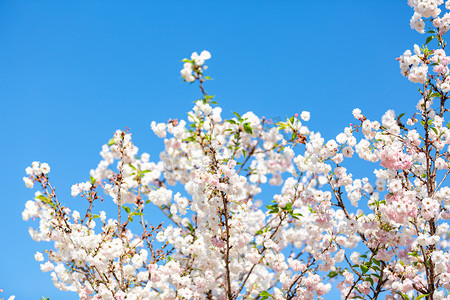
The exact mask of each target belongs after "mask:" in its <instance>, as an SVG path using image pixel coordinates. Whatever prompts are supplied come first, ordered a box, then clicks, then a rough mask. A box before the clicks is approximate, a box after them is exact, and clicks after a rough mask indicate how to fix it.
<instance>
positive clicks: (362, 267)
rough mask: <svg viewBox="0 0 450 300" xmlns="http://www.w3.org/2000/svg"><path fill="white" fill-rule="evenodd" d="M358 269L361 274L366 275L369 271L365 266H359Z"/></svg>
mask: <svg viewBox="0 0 450 300" xmlns="http://www.w3.org/2000/svg"><path fill="white" fill-rule="evenodd" d="M359 268H360V269H361V271H362V272H363V274H366V273H367V271H369V268H368V267H366V266H365V265H360V266H359Z"/></svg>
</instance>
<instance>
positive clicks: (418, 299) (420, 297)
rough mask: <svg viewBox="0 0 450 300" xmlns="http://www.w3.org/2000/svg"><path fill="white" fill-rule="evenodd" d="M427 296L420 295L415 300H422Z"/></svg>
mask: <svg viewBox="0 0 450 300" xmlns="http://www.w3.org/2000/svg"><path fill="white" fill-rule="evenodd" d="M428 295H429V294H422V295H420V296H419V297H417V298H416V300H420V299H423V298H425V297H426V296H428Z"/></svg>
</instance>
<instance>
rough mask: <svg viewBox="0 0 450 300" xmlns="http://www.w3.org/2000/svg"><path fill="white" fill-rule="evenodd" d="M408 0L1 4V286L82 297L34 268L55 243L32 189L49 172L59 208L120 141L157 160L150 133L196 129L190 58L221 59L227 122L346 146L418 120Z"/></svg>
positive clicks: (219, 82) (36, 295)
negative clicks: (292, 126) (276, 121)
mask: <svg viewBox="0 0 450 300" xmlns="http://www.w3.org/2000/svg"><path fill="white" fill-rule="evenodd" d="M406 2H407V1H406V0H404V1H391V0H378V1H361V0H353V1H350V0H344V1H333V0H328V1H294V0H292V1H285V0H276V1H275V0H273V1H264V0H258V1H256V0H255V1H253V0H252V1H221V2H219V1H99V0H89V1H34V0H33V1H31V0H30V1H9V0H2V1H0V112H1V117H0V127H1V129H2V134H1V135H2V138H1V142H0V145H1V147H0V166H1V167H2V169H1V171H0V187H1V191H2V195H1V200H0V201H1V203H2V207H1V209H0V238H1V241H2V242H1V246H0V288H2V289H3V290H4V291H5V292H4V293H3V294H0V297H6V298H7V297H8V296H9V295H11V294H15V295H16V296H17V298H16V299H40V297H41V296H49V297H50V298H51V299H52V300H54V299H78V297H77V296H76V295H74V294H72V295H68V294H66V293H60V292H59V291H57V290H56V289H55V288H54V287H53V285H52V283H51V279H50V276H49V274H48V273H42V272H41V271H40V269H39V263H38V262H36V261H35V260H34V253H35V251H36V250H41V251H42V250H43V249H45V247H46V246H47V245H45V244H44V243H36V242H34V241H32V239H31V238H30V237H29V235H28V227H29V226H30V225H31V224H30V223H29V222H24V221H22V218H21V212H22V210H23V208H24V204H25V202H26V201H27V200H29V199H31V198H32V197H33V192H32V191H31V190H29V189H26V188H25V186H24V184H23V181H22V177H23V176H25V171H24V170H25V168H26V167H27V166H28V165H30V164H31V162H32V161H34V160H38V161H41V162H48V163H49V164H50V166H51V168H52V171H51V173H50V175H51V177H52V178H53V179H52V182H53V184H54V185H55V186H56V187H57V193H58V195H59V199H60V200H61V201H62V202H64V203H66V204H68V205H69V206H76V205H77V204H76V203H75V202H77V201H81V200H79V199H73V198H72V197H71V196H70V187H71V185H72V184H74V183H77V182H81V181H84V180H86V179H87V177H88V174H89V170H90V169H91V168H94V167H95V166H96V165H97V163H98V161H99V160H100V156H99V154H98V153H99V151H100V149H101V146H102V144H104V143H106V142H107V141H108V139H109V138H110V137H111V136H112V134H113V132H114V131H115V130H116V129H124V128H125V127H129V128H131V130H132V132H133V139H134V142H135V143H136V144H137V146H138V147H139V148H140V149H141V150H142V151H146V152H149V153H151V154H152V155H153V157H154V158H155V159H156V157H157V156H158V153H159V151H160V150H161V149H162V143H161V140H159V139H158V138H157V137H156V136H155V135H154V134H153V133H152V132H151V131H150V126H149V125H150V122H151V121H152V120H156V121H158V122H163V121H167V120H168V119H169V118H184V117H185V113H186V112H187V111H188V110H190V109H191V107H192V101H193V100H195V99H196V98H197V97H198V96H199V93H198V89H197V88H196V87H195V86H189V84H183V83H182V80H181V79H180V75H179V70H180V69H181V67H182V64H181V63H180V60H181V59H182V58H184V57H188V56H189V55H190V53H191V52H193V51H202V50H204V49H207V50H209V51H210V52H211V53H212V59H211V60H210V62H209V63H208V65H209V66H210V69H209V70H208V73H209V74H210V75H211V77H213V78H214V81H212V82H209V83H208V85H207V90H208V91H209V92H210V93H213V94H215V95H216V97H217V100H218V102H219V104H221V105H222V107H223V112H224V115H225V116H230V115H231V111H238V112H246V111H249V110H251V111H254V112H255V113H256V114H257V115H259V116H262V115H264V116H266V117H268V118H276V117H281V118H285V117H286V116H290V115H292V114H294V113H295V112H298V113H300V112H301V111H302V110H308V111H310V112H311V115H312V117H311V121H310V128H311V129H313V130H316V131H317V130H319V131H322V132H323V134H324V135H325V136H326V137H328V138H334V137H335V136H336V134H338V133H339V132H340V131H339V130H341V129H343V128H344V127H345V126H346V125H347V124H348V123H349V122H352V121H353V120H352V115H351V111H352V109H353V108H355V107H359V108H361V109H362V110H363V112H364V113H366V114H367V115H368V116H369V117H371V118H373V119H379V118H380V117H381V115H382V114H383V113H384V112H385V111H386V110H387V109H390V108H392V109H395V110H396V111H397V112H398V113H400V112H412V111H413V109H414V106H415V104H416V103H417V100H418V99H419V96H418V93H417V89H416V87H415V86H414V85H413V84H411V83H409V82H408V81H407V79H405V78H403V77H402V76H401V75H400V70H399V66H398V62H397V61H395V58H396V57H398V56H399V55H401V54H402V53H403V52H404V51H405V50H406V49H412V46H413V44H414V43H423V42H424V41H425V37H424V36H421V35H419V34H418V33H416V32H414V31H412V30H411V29H410V27H409V19H410V17H411V15H412V9H411V8H410V7H409V6H407V3H406Z"/></svg>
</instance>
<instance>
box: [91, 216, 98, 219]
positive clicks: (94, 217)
mask: <svg viewBox="0 0 450 300" xmlns="http://www.w3.org/2000/svg"><path fill="white" fill-rule="evenodd" d="M92 218H93V219H97V218H100V216H99V215H93V216H92Z"/></svg>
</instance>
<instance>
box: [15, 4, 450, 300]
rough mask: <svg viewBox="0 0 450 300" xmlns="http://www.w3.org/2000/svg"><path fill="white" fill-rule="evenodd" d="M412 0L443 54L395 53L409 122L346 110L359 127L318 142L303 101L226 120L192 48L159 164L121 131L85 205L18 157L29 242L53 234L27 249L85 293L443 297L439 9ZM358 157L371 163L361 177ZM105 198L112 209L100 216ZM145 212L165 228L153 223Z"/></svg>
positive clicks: (449, 190)
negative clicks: (183, 106) (42, 246)
mask: <svg viewBox="0 0 450 300" xmlns="http://www.w3.org/2000/svg"><path fill="white" fill-rule="evenodd" d="M409 3H410V5H411V6H413V7H414V10H415V14H414V16H413V21H412V24H413V26H414V27H415V28H416V29H418V31H421V30H422V29H423V28H424V26H425V22H428V21H429V22H431V23H432V24H433V25H434V26H435V27H436V28H437V29H436V30H431V32H429V33H431V34H432V35H431V39H430V41H431V40H433V39H436V41H437V42H438V48H439V49H436V50H429V49H427V48H426V47H425V46H424V47H422V48H420V47H419V46H415V47H414V53H415V54H414V55H412V53H411V52H410V51H407V52H405V53H404V54H403V55H402V56H401V57H400V59H399V61H400V68H401V72H402V74H403V75H404V76H406V77H408V79H409V80H410V81H412V82H414V83H421V84H422V87H421V88H420V93H421V97H422V99H420V100H419V102H418V104H417V106H416V108H417V111H416V112H415V113H414V114H413V115H412V116H410V118H408V120H407V121H406V124H405V123H403V121H402V117H403V115H404V114H400V115H397V114H396V113H395V112H394V111H393V110H388V111H387V112H386V113H385V114H384V115H383V116H382V118H381V120H379V121H376V120H370V119H369V118H368V116H366V115H365V114H364V113H363V112H362V111H361V110H359V109H355V110H354V111H353V116H354V117H355V119H356V124H349V126H348V127H346V128H344V130H342V132H340V133H338V134H337V135H336V137H335V138H334V139H329V140H327V139H325V138H324V137H323V135H322V134H321V133H319V132H315V131H312V130H311V129H310V128H309V127H308V126H307V125H306V122H307V121H308V120H309V119H310V113H309V112H306V111H303V112H301V113H300V119H299V114H297V113H296V114H294V115H293V116H292V117H289V118H287V119H286V121H281V122H278V123H276V124H273V122H272V121H271V120H268V119H266V118H264V117H259V116H257V115H255V114H254V113H253V112H246V113H244V114H242V115H241V114H239V113H234V116H233V117H231V118H229V117H228V118H227V117H225V116H222V109H221V108H220V107H219V106H217V104H216V103H215V102H214V101H211V100H212V99H213V96H209V95H208V94H207V93H206V92H205V90H204V88H203V81H204V80H205V79H207V76H204V75H203V72H204V71H205V70H206V66H205V65H204V63H205V60H207V59H209V58H210V54H209V52H207V51H203V52H201V54H200V55H198V54H197V53H195V52H194V53H193V54H192V56H191V59H190V60H187V59H185V60H184V62H185V64H184V67H183V70H182V71H181V74H182V77H183V78H184V79H185V81H188V82H195V81H198V82H199V83H200V89H201V92H202V95H203V98H202V99H200V100H198V101H197V102H195V105H194V107H193V108H192V110H191V111H190V112H189V113H188V115H187V118H186V120H178V119H176V120H169V121H167V122H164V123H156V122H152V123H151V126H150V127H151V129H152V130H153V132H154V133H155V135H156V136H158V137H159V138H161V139H163V142H164V146H165V147H164V150H163V151H162V152H161V154H160V156H159V161H151V160H150V155H148V154H147V153H142V154H139V150H138V148H137V147H136V146H135V145H134V144H133V142H132V139H131V134H130V133H129V132H125V131H121V130H119V131H117V132H116V133H115V134H114V137H113V138H112V139H111V140H110V141H109V143H107V144H106V145H104V146H103V147H102V150H101V152H100V155H101V157H102V160H101V161H100V163H99V164H98V166H97V167H96V168H95V169H93V170H91V172H90V180H89V181H86V182H81V183H78V184H75V185H74V186H72V196H74V197H78V196H81V197H83V198H84V199H85V200H86V201H87V205H88V207H87V210H86V212H85V213H83V214H81V213H80V212H78V211H75V210H71V209H69V208H67V207H64V206H63V205H62V203H61V202H60V201H59V200H58V199H57V197H56V193H55V190H54V188H53V187H52V186H51V184H50V179H49V171H50V168H49V166H48V165H47V164H45V163H43V164H40V163H38V162H34V163H33V164H32V167H30V168H27V170H26V172H27V175H28V177H25V178H24V182H25V184H26V186H27V187H33V186H34V184H36V183H39V185H40V186H41V190H40V191H37V192H36V193H35V199H34V200H30V201H28V202H27V203H26V205H25V210H24V212H23V218H24V220H29V219H35V220H36V219H38V220H39V226H38V227H37V228H36V229H35V228H30V235H31V236H32V238H33V239H35V240H37V241H52V242H53V243H54V248H53V249H50V250H46V251H45V253H40V252H38V253H36V255H35V259H36V260H37V261H39V262H40V263H41V270H42V271H43V272H50V274H51V277H52V280H53V282H54V284H55V286H56V287H57V288H59V289H61V290H70V291H75V292H77V293H78V294H79V296H80V299H227V300H237V299H268V298H269V297H271V298H273V299H277V300H281V299H296V300H297V299H323V298H324V297H325V296H326V295H327V294H328V293H329V292H330V291H331V289H332V287H333V286H335V287H336V288H337V289H338V290H339V291H340V293H341V295H342V298H343V299H379V298H382V297H384V298H385V299H400V298H401V299H412V298H414V299H419V298H425V299H428V300H431V299H450V296H448V295H447V294H446V290H447V289H449V288H450V253H449V251H448V248H449V246H450V239H449V225H448V223H447V220H448V219H450V187H448V186H446V179H447V176H448V174H450V130H449V127H448V126H446V125H444V124H445V121H444V120H445V113H446V112H447V111H448V109H446V108H445V103H446V100H447V99H448V98H449V97H448V96H447V92H448V91H449V90H450V83H448V82H449V81H450V79H449V80H448V79H447V78H448V72H449V71H448V67H447V66H448V62H449V61H450V60H449V58H448V57H447V56H446V54H445V51H444V47H445V42H444V41H443V38H442V35H443V34H444V33H445V31H446V29H445V28H446V27H445V26H448V24H447V23H446V22H447V21H446V18H448V17H447V14H445V15H444V16H442V18H441V17H439V15H440V13H441V9H440V8H439V6H440V5H442V4H443V1H433V0H428V1H419V0H417V1H414V0H412V1H409ZM448 5H449V4H448V1H447V3H446V6H448ZM428 19H429V20H428ZM421 28H422V29H421ZM427 40H428V39H427ZM430 41H428V42H430ZM430 67H432V69H433V72H434V73H435V74H430V73H429V72H428V70H429V68H430ZM436 100H438V101H436ZM353 161H358V162H359V163H361V162H365V163H366V164H371V165H372V170H371V171H370V172H368V173H367V174H366V176H364V177H358V176H357V174H359V173H360V172H358V171H360V170H354V171H353V173H352V168H351V166H352V165H353V166H354V165H355V164H352V163H349V162H353ZM175 185H182V186H183V187H184V191H180V190H179V189H177V188H175V187H173V186H175ZM269 186H272V187H269ZM267 188H270V189H271V190H272V191H273V190H274V189H276V192H275V193H274V195H272V196H269V195H268V194H267V192H265V190H266V189H267ZM100 201H110V203H113V204H114V210H112V211H108V210H107V209H105V210H101V211H97V208H96V206H95V205H98V204H100V203H99V202H100ZM94 204H95V205H94ZM262 204H264V206H263V205H262ZM156 211H159V212H161V213H162V214H163V215H164V216H165V217H166V218H167V219H168V220H169V222H170V224H168V225H166V226H163V225H162V224H159V225H158V224H153V225H152V224H149V221H151V218H150V215H151V214H153V213H156ZM355 250H357V251H355ZM333 282H334V283H333ZM415 297H417V298H415Z"/></svg>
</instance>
